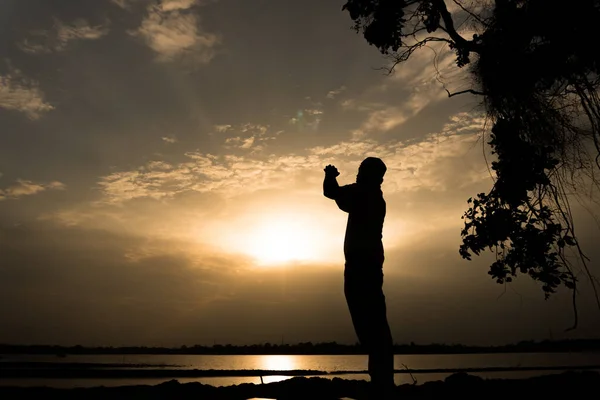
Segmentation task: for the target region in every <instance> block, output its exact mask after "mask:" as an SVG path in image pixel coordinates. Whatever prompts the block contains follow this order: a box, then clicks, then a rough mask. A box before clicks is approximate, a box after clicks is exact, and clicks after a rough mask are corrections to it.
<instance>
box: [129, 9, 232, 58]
mask: <svg viewBox="0 0 600 400" xmlns="http://www.w3.org/2000/svg"><path fill="white" fill-rule="evenodd" d="M196 4H197V2H196V1H192V0H163V1H161V2H160V3H159V4H156V5H151V6H149V7H148V11H147V15H146V17H145V18H144V19H143V21H142V24H141V25H140V27H139V28H138V29H137V30H136V31H135V32H133V33H132V34H133V35H135V36H139V37H141V38H143V39H144V41H145V42H146V44H147V45H148V46H149V47H150V48H151V49H152V50H154V51H155V52H156V53H157V54H158V57H157V60H158V61H160V62H167V61H173V60H175V59H179V58H181V57H183V58H184V59H185V60H188V61H192V62H193V63H194V64H205V63H208V62H209V61H210V60H211V59H212V58H213V57H214V56H215V50H214V48H215V47H216V46H217V45H218V44H219V43H220V41H221V39H220V38H219V36H218V35H216V34H213V33H209V32H205V31H203V30H202V28H201V27H200V25H199V20H198V17H197V16H196V15H195V14H194V13H193V12H192V11H191V8H192V6H194V5H196Z"/></svg>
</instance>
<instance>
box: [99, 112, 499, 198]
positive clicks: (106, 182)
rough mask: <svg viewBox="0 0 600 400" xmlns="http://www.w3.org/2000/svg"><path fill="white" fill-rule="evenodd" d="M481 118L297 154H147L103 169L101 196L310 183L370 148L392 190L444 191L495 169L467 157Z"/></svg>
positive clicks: (251, 141) (245, 141)
mask: <svg viewBox="0 0 600 400" xmlns="http://www.w3.org/2000/svg"><path fill="white" fill-rule="evenodd" d="M483 122H484V120H483V118H481V117H477V116H474V115H470V114H467V113H461V114H458V115H456V116H454V117H453V118H452V119H451V120H450V121H449V122H448V123H447V124H446V125H445V126H444V128H443V129H442V131H440V132H437V133H433V134H430V135H429V136H427V137H426V138H424V139H423V140H420V141H413V142H401V141H390V142H388V143H385V144H380V143H377V142H375V141H373V140H354V141H347V142H341V143H338V144H336V145H332V146H327V147H324V146H319V147H313V148H309V149H306V151H305V152H304V154H297V155H294V154H291V155H285V156H278V155H274V154H270V155H261V154H252V153H250V154H245V155H235V154H224V155H218V156H217V155H214V154H210V153H203V152H199V151H196V152H188V153H185V157H186V160H184V161H183V162H180V163H177V164H168V163H164V162H162V161H161V162H157V161H153V162H149V163H147V164H145V165H142V166H141V167H139V168H137V169H135V170H130V171H120V172H115V173H112V174H110V175H107V176H104V177H102V178H100V180H99V182H98V186H99V188H100V190H101V192H102V193H103V195H104V198H103V199H102V201H103V202H108V203H120V202H124V201H129V200H133V199H137V198H152V199H166V198H171V197H173V196H175V195H177V194H180V193H185V192H188V191H195V192H199V193H215V194H219V195H222V196H225V197H235V196H241V195H245V194H248V193H252V192H257V191H260V190H266V189H287V188H290V187H298V183H299V182H301V183H302V185H303V186H304V187H305V186H311V187H312V186H314V185H318V184H319V181H320V180H321V179H322V178H321V170H322V167H323V165H324V164H326V163H329V162H331V161H332V160H335V162H336V163H338V164H339V165H340V167H342V168H343V169H344V170H345V171H348V170H351V169H355V168H356V165H357V163H358V162H360V161H361V160H362V159H363V158H364V157H367V156H371V155H372V156H377V157H381V158H382V159H384V161H385V162H386V163H387V165H388V171H389V173H388V175H387V176H386V183H385V184H386V185H387V186H386V190H387V191H388V192H391V193H393V192H399V191H407V190H408V191H410V190H418V189H427V190H433V191H436V190H438V191H443V190H449V189H451V188H452V187H453V186H456V185H461V184H464V185H466V184H468V183H470V182H477V181H479V180H482V179H486V178H488V177H489V175H488V172H487V169H486V168H485V166H482V164H481V163H482V159H483V157H482V155H481V153H479V150H478V149H477V150H476V151H475V155H474V156H473V157H471V158H465V155H466V154H467V153H469V152H470V151H471V150H472V149H473V147H474V145H475V144H476V143H477V140H478V139H479V137H480V134H481V132H482V129H483ZM255 129H256V128H255ZM258 138H259V136H256V135H251V136H248V137H246V138H242V137H239V136H234V137H232V138H228V139H226V140H225V145H231V146H232V147H236V148H242V149H249V148H252V147H253V146H255V145H256V141H257V140H258ZM348 175H349V174H346V176H348ZM299 190H302V187H300V189H299Z"/></svg>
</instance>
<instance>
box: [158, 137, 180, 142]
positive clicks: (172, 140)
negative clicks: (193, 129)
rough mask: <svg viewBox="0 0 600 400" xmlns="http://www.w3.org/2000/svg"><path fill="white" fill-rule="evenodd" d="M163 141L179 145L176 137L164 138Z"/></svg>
mask: <svg viewBox="0 0 600 400" xmlns="http://www.w3.org/2000/svg"><path fill="white" fill-rule="evenodd" d="M161 139H162V140H163V141H164V142H167V143H177V138H176V137H174V136H163V137H162V138H161Z"/></svg>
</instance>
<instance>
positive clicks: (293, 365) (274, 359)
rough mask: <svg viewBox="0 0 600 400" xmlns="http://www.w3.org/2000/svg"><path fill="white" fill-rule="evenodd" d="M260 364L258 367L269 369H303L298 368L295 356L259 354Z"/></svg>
mask: <svg viewBox="0 0 600 400" xmlns="http://www.w3.org/2000/svg"><path fill="white" fill-rule="evenodd" d="M260 365H261V367H260V369H265V370H269V371H291V370H294V369H303V368H300V366H299V362H298V360H296V356H283V355H274V356H260ZM304 369H305V368H304Z"/></svg>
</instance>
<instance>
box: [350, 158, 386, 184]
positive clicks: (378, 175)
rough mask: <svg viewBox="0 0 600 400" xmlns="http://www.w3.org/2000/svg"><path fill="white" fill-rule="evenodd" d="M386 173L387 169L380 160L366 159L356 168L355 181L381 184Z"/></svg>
mask: <svg viewBox="0 0 600 400" xmlns="http://www.w3.org/2000/svg"><path fill="white" fill-rule="evenodd" d="M386 171H387V167H386V166H385V163H384V162H383V161H382V160H381V159H380V158H377V157H367V158H365V159H364V160H363V162H362V163H360V167H358V177H357V181H361V182H365V183H377V184H381V182H383V176H384V175H385V172H386Z"/></svg>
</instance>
